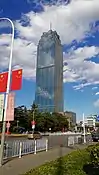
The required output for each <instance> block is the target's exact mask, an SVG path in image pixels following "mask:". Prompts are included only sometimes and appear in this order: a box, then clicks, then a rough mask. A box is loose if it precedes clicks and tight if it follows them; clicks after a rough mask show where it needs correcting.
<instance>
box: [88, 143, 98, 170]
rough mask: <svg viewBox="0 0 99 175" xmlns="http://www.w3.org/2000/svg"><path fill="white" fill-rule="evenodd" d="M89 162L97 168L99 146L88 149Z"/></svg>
mask: <svg viewBox="0 0 99 175" xmlns="http://www.w3.org/2000/svg"><path fill="white" fill-rule="evenodd" d="M90 160H91V162H92V164H93V165H94V166H95V167H98V166H99V144H97V145H94V146H93V147H91V148H90Z"/></svg>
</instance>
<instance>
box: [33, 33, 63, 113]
mask: <svg viewBox="0 0 99 175" xmlns="http://www.w3.org/2000/svg"><path fill="white" fill-rule="evenodd" d="M35 103H36V104H37V105H38V109H39V111H40V112H45V111H47V112H62V111H63V106H64V104H63V51H62V45H61V40H60V38H59V35H58V34H57V32H56V31H52V30H49V31H48V32H44V33H43V35H42V36H41V39H40V41H39V43H38V48H37V67H36V92H35Z"/></svg>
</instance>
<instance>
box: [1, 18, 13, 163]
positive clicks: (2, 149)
mask: <svg viewBox="0 0 99 175" xmlns="http://www.w3.org/2000/svg"><path fill="white" fill-rule="evenodd" d="M0 20H7V21H8V22H10V24H11V26H12V39H11V50H10V58H9V69H8V81H7V90H6V95H5V106H4V118H3V127H2V136H1V150H0V166H2V164H3V155H4V141H5V130H6V114H7V105H8V95H9V91H10V80H11V69H12V53H13V43H14V24H13V22H12V21H11V19H9V18H0Z"/></svg>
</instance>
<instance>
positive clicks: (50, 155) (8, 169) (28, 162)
mask: <svg viewBox="0 0 99 175" xmlns="http://www.w3.org/2000/svg"><path fill="white" fill-rule="evenodd" d="M85 147H86V145H77V146H75V147H74V148H73V147H71V148H70V147H69V148H66V147H60V148H59V147H58V148H54V149H51V150H49V151H48V152H40V153H37V154H36V155H34V154H30V155H27V156H23V157H22V158H20V159H19V158H15V159H13V160H11V161H9V162H7V163H6V164H5V165H3V166H2V167H1V168H0V175H20V174H24V173H25V172H27V171H29V170H30V169H32V168H35V167H37V166H40V165H42V164H44V163H46V162H48V161H51V160H55V159H56V158H58V157H60V156H63V155H66V154H68V153H70V152H71V151H73V150H74V149H78V148H79V149H83V148H85ZM60 154H61V155H60Z"/></svg>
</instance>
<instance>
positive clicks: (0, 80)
mask: <svg viewBox="0 0 99 175" xmlns="http://www.w3.org/2000/svg"><path fill="white" fill-rule="evenodd" d="M7 80H8V72H4V73H1V74H0V92H6V89H7Z"/></svg>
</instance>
